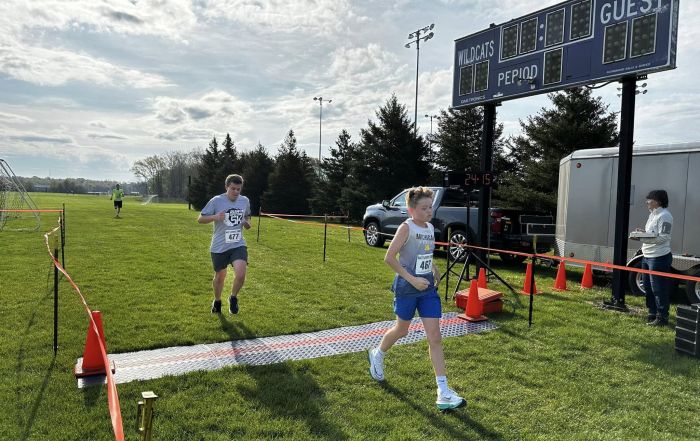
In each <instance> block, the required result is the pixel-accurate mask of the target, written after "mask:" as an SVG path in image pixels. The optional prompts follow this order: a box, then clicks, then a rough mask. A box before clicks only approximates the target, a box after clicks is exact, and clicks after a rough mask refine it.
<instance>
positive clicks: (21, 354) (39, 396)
mask: <svg viewBox="0 0 700 441" xmlns="http://www.w3.org/2000/svg"><path fill="white" fill-rule="evenodd" d="M51 268H52V269H53V265H52V266H51ZM51 272H52V271H50V272H49V276H50V275H51ZM49 288H50V287H49V285H48V276H47V292H48V293H49V294H50V295H45V296H43V297H42V298H41V300H40V302H39V304H38V305H36V307H34V308H33V312H32V315H31V317H29V321H28V322H27V327H26V328H25V329H24V332H23V334H22V337H21V338H20V341H21V343H20V347H19V349H18V351H17V366H16V367H15V374H16V376H17V389H16V390H15V394H16V401H15V402H16V403H18V404H19V403H22V402H23V401H24V400H23V399H22V398H23V397H22V395H23V393H22V391H21V389H20V388H21V387H22V386H21V384H22V381H21V380H20V377H21V376H22V374H23V373H24V360H25V357H26V346H25V345H26V344H27V342H30V341H32V339H31V338H29V333H30V331H31V329H32V327H33V326H34V325H35V324H36V323H37V317H36V316H37V312H38V311H45V310H46V306H45V305H46V304H47V303H48V301H51V300H53V291H50V289H49ZM55 366H56V354H54V355H53V356H52V357H51V364H50V365H49V367H48V369H47V370H46V373H45V374H44V378H43V380H42V382H41V386H40V387H39V388H38V390H37V393H36V398H34V402H33V403H32V405H31V407H30V408H29V415H28V417H27V423H26V425H25V427H24V431H23V432H22V437H21V438H20V439H21V440H22V441H26V440H27V439H29V436H30V435H31V433H32V427H34V422H35V421H36V414H37V411H38V410H39V406H41V403H42V401H43V400H44V394H45V392H46V387H47V386H48V384H49V379H50V378H51V375H52V374H53V370H54V368H55ZM26 410H27V409H24V408H23V409H21V410H20V413H21V411H26Z"/></svg>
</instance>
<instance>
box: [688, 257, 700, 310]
mask: <svg viewBox="0 0 700 441" xmlns="http://www.w3.org/2000/svg"><path fill="white" fill-rule="evenodd" d="M688 275H689V276H692V277H700V266H694V267H692V268H691V269H689V270H688ZM685 295H686V297H688V303H690V304H691V305H692V304H693V303H700V282H692V281H688V282H686V283H685Z"/></svg>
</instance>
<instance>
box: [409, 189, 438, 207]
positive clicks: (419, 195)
mask: <svg viewBox="0 0 700 441" xmlns="http://www.w3.org/2000/svg"><path fill="white" fill-rule="evenodd" d="M423 198H430V199H432V198H433V190H431V189H429V188H428V187H412V188H409V189H408V192H407V193H406V205H408V206H409V207H411V208H416V205H418V201H419V200H421V199H423Z"/></svg>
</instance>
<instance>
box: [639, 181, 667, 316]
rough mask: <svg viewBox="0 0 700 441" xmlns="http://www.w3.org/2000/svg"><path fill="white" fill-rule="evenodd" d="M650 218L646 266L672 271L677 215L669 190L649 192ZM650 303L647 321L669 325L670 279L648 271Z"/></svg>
mask: <svg viewBox="0 0 700 441" xmlns="http://www.w3.org/2000/svg"><path fill="white" fill-rule="evenodd" d="M646 203H647V208H648V209H649V211H650V213H649V219H647V223H646V225H645V227H644V231H645V232H646V233H649V234H650V235H653V237H642V238H640V240H641V241H642V254H643V255H644V260H643V261H642V268H643V269H648V270H651V271H658V272H664V273H666V272H669V271H670V270H671V262H672V261H673V255H672V254H671V229H672V227H673V216H671V212H669V211H668V194H667V193H666V191H665V190H652V191H650V192H649V194H648V195H647V200H646ZM642 282H643V283H644V292H645V293H646V303H647V308H648V309H649V315H648V316H647V325H651V326H665V325H667V324H668V312H669V306H670V298H669V297H670V293H669V286H670V285H671V283H670V280H669V279H668V278H666V277H662V276H652V275H649V274H644V275H643V277H642Z"/></svg>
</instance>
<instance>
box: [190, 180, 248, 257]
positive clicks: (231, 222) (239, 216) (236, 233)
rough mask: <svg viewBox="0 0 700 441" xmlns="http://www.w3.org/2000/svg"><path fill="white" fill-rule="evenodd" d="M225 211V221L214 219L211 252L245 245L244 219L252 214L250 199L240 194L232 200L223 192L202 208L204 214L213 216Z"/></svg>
mask: <svg viewBox="0 0 700 441" xmlns="http://www.w3.org/2000/svg"><path fill="white" fill-rule="evenodd" d="M222 211H224V212H225V213H226V215H225V216H224V220H223V221H214V233H213V234H212V236H211V252H212V253H223V252H224V251H228V250H230V249H232V248H237V247H244V246H245V239H244V238H243V221H244V220H245V218H246V217H248V216H250V201H249V200H248V198H247V197H245V196H243V195H239V196H238V197H237V198H236V200H235V201H232V200H230V199H229V198H228V196H226V193H222V194H220V195H218V196H214V197H213V198H211V200H210V201H209V202H207V205H206V206H205V207H204V208H203V209H202V216H213V215H215V214H217V213H221V212H222Z"/></svg>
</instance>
